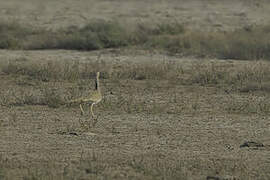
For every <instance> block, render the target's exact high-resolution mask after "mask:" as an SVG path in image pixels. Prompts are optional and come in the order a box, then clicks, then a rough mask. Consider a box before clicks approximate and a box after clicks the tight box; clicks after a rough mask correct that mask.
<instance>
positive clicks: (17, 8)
mask: <svg viewBox="0 0 270 180" xmlns="http://www.w3.org/2000/svg"><path fill="white" fill-rule="evenodd" d="M269 10H270V3H269V2H268V1H263V0H261V1H259V0H258V1H237V2H235V1H224V2H223V1H222V2H220V1H212V0H207V1H202V0H201V1H199V0H196V1H195V0H192V1H175V0H168V1H161V0H160V1H153V0H146V1H135V0H134V1H133V0H131V1H122V0H116V1H107V0H102V1H97V0H79V1H72V0H65V1H64V0H58V1H46V2H45V1H37V0H35V1H33V0H32V1H31V0H27V1H23V2H22V1H18V0H10V1H1V2H0V17H1V18H0V19H2V20H8V21H12V20H16V21H17V20H19V21H21V22H25V23H30V24H32V25H35V26H42V27H46V28H51V29H54V28H55V29H57V28H61V27H67V26H71V25H76V26H77V25H79V26H81V25H84V24H86V23H87V22H88V21H90V20H91V19H93V18H97V19H117V20H119V21H121V22H124V23H127V24H129V23H132V22H138V21H143V22H153V21H154V22H160V21H167V20H169V21H175V20H177V21H180V22H183V23H185V24H187V26H189V27H190V28H205V30H208V29H217V30H225V31H226V30H230V29H235V28H239V27H243V26H246V25H256V24H266V23H267V22H268V20H269V17H270V16H269V12H270V11H269ZM23 59H27V61H31V62H36V63H44V62H48V61H59V62H62V63H63V64H64V62H65V61H74V62H75V61H79V62H80V63H88V62H96V61H98V60H102V61H104V62H108V63H113V64H114V65H119V68H121V66H122V65H130V66H133V65H136V64H143V63H146V62H149V63H153V64H154V63H157V62H163V61H164V60H165V61H168V62H176V63H177V64H180V65H181V66H183V71H186V70H189V69H190V68H191V67H192V66H193V65H194V64H197V63H199V64H200V63H201V62H203V63H205V64H211V63H215V64H218V65H220V67H231V66H236V67H238V66H239V67H241V66H245V65H246V64H249V63H253V62H248V61H233V60H227V61H221V60H208V59H204V60H202V59H193V58H178V57H172V56H168V55H166V54H162V53H153V52H147V51H140V50H130V49H108V50H101V51H92V52H79V51H66V50H55V51H52V50H44V51H10V50H1V51H0V69H1V67H3V66H4V65H5V64H6V63H7V62H8V61H9V62H13V61H18V60H23ZM265 63H267V62H265ZM101 74H102V72H101ZM101 76H102V75H101ZM183 78H185V77H183ZM89 82H90V84H88V85H87V84H86V83H88V82H80V83H82V84H84V85H85V86H88V87H87V88H90V89H91V88H92V86H91V85H92V84H91V83H93V82H92V79H91V80H89ZM0 84H1V85H0V93H1V94H0V98H1V106H0V179H207V177H208V179H210V178H211V177H213V178H214V177H215V178H219V179H270V171H269V169H270V156H269V152H270V148H269V145H270V139H269V137H270V129H269V127H270V116H269V112H262V111H259V110H257V109H256V108H255V109H250V110H239V111H238V110H235V109H233V108H234V107H235V108H238V107H239V106H240V108H242V106H241V102H242V101H243V102H248V103H252V102H253V100H252V98H254V102H255V101H259V100H260V99H261V98H266V99H267V98H269V91H255V92H239V91H229V93H228V89H227V88H226V87H220V86H219V85H201V84H199V83H198V84H196V83H177V82H173V81H170V80H164V79H162V80H153V79H142V80H132V79H120V80H115V79H114V80H111V79H106V78H104V77H101V89H102V92H103V94H104V100H103V101H102V102H101V103H100V104H98V105H97V106H95V107H94V112H95V113H96V114H97V115H98V118H97V122H96V124H95V123H94V122H95V121H94V119H93V118H91V116H90V115H89V114H88V113H87V114H86V115H84V116H81V115H80V111H79V107H78V106H76V105H75V106H60V107H58V108H51V107H48V106H47V105H27V104H13V105H5V103H3V102H5V101H4V99H7V101H8V100H9V99H10V98H14V97H15V99H16V97H17V96H19V95H20V94H25V93H26V94H27V92H29V93H34V96H35V98H38V97H39V95H38V93H39V92H40V91H41V90H42V89H44V88H54V89H57V90H58V92H61V90H62V89H64V90H67V89H68V88H69V87H70V86H76V83H70V82H67V81H55V82H40V81H38V80H33V79H27V77H23V76H17V75H7V74H5V73H3V72H1V71H0ZM228 88H229V87H228ZM18 94H19V95H18ZM62 96H65V94H62ZM18 98H20V97H18ZM122 102H124V103H126V104H121V103H122ZM237 103H238V104H237ZM239 103H240V105H239ZM265 104H266V105H268V104H269V103H268V102H266V103H265ZM85 108H86V106H85ZM244 108H245V106H244ZM248 141H253V142H260V143H262V144H263V145H264V146H263V147H257V146H253V147H242V148H240V146H241V145H242V144H244V143H245V142H248Z"/></svg>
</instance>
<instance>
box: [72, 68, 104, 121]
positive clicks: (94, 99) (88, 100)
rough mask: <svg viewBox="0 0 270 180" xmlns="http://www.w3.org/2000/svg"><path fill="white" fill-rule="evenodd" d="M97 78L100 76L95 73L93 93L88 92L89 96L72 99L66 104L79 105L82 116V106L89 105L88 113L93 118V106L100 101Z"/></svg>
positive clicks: (98, 73) (100, 95)
mask: <svg viewBox="0 0 270 180" xmlns="http://www.w3.org/2000/svg"><path fill="white" fill-rule="evenodd" d="M99 76H100V72H97V74H96V80H95V90H94V91H91V90H90V91H89V94H88V95H87V96H85V97H80V98H78V99H74V100H70V101H69V102H68V103H79V104H80V110H81V114H82V115H83V114H84V110H83V107H82V105H83V104H91V106H90V112H91V114H92V117H95V115H94V113H93V106H94V105H95V104H98V103H99V102H100V101H101V100H102V94H101V91H100V87H99Z"/></svg>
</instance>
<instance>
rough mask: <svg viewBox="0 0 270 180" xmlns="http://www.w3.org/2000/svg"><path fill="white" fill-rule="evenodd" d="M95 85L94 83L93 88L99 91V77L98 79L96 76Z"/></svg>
mask: <svg viewBox="0 0 270 180" xmlns="http://www.w3.org/2000/svg"><path fill="white" fill-rule="evenodd" d="M95 85H96V87H95V89H96V90H97V91H99V92H100V88H99V79H98V78H97V79H96V81H95Z"/></svg>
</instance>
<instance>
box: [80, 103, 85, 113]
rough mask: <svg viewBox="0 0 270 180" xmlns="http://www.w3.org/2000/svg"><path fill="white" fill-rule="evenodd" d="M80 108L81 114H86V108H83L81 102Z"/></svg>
mask: <svg viewBox="0 0 270 180" xmlns="http://www.w3.org/2000/svg"><path fill="white" fill-rule="evenodd" d="M80 109H81V115H83V114H84V110H83V108H82V104H80Z"/></svg>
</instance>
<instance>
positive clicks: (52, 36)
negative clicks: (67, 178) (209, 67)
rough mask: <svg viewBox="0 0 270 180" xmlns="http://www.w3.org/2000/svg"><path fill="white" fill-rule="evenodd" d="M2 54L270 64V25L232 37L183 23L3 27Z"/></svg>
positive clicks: (250, 28) (234, 33)
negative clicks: (161, 53) (147, 55)
mask: <svg viewBox="0 0 270 180" xmlns="http://www.w3.org/2000/svg"><path fill="white" fill-rule="evenodd" d="M0 37H1V38H0V48H2V49H28V50H30V49H32V50H33V49H70V50H97V49H103V48H121V47H134V46H135V47H140V48H144V49H158V50H165V51H167V52H169V53H171V54H174V55H175V54H178V55H181V56H196V57H212V58H219V59H240V60H254V59H255V60H256V59H270V53H269V52H270V48H269V47H270V44H269V38H270V27H269V25H261V26H254V27H253V26H248V27H244V28H242V29H236V30H234V31H231V32H202V31H198V30H197V31H195V30H190V29H186V28H185V27H184V25H181V24H179V23H170V24H168V23H159V24H157V25H154V26H153V25H152V26H149V25H147V24H138V25H136V26H134V27H133V28H128V27H126V26H124V25H121V24H119V23H118V22H116V21H103V20H99V21H93V22H91V23H89V24H87V25H85V26H84V27H82V28H78V27H74V26H72V27H69V28H66V29H60V30H57V31H49V30H45V29H40V28H33V27H31V26H29V25H28V26H26V25H22V24H19V23H15V22H13V23H4V22H2V23H1V24H0Z"/></svg>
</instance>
